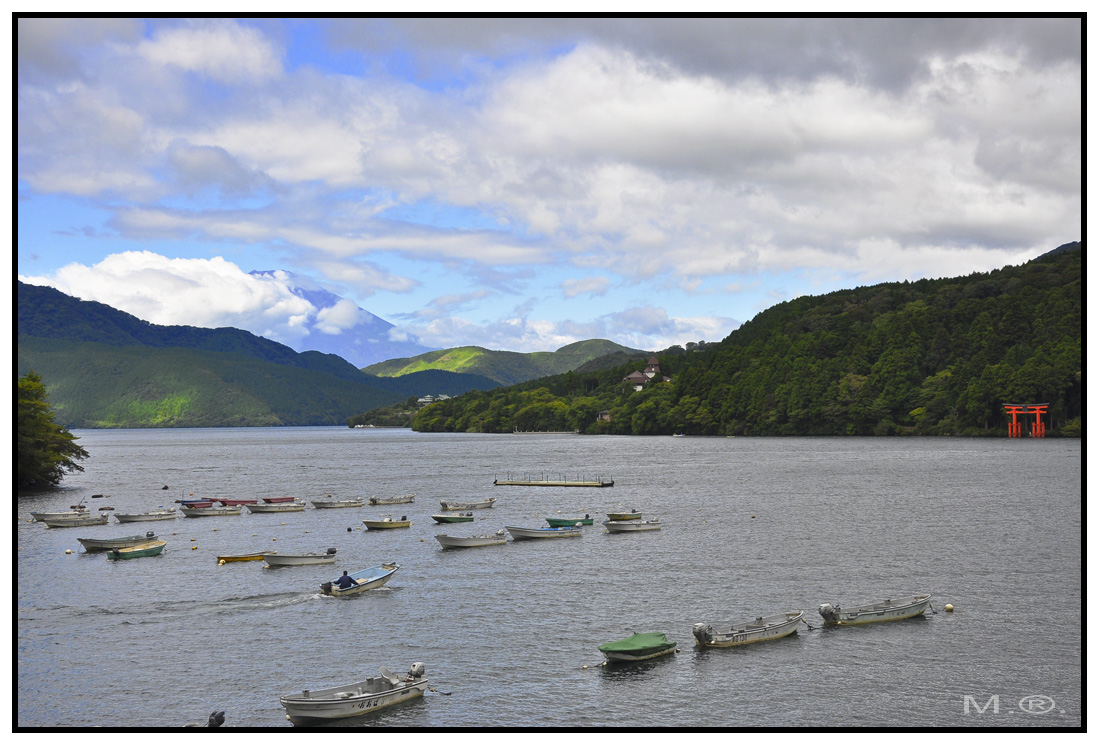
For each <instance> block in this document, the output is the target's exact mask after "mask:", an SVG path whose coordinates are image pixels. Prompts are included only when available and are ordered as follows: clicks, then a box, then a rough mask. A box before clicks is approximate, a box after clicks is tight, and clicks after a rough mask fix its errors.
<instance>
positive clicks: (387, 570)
mask: <svg viewBox="0 0 1099 745" xmlns="http://www.w3.org/2000/svg"><path fill="white" fill-rule="evenodd" d="M400 568H401V566H400V564H397V563H396V562H392V561H391V562H387V563H385V564H379V565H378V566H376V567H370V568H369V569H360V570H359V571H357V572H355V573H353V574H349V575H348V576H349V577H351V580H352V581H353V582H354V584H352V585H351V586H350V587H347V588H342V587H340V586H339V585H338V584H337V582H339V579H340V578H339V577H337V578H336V579H334V580H332V581H331V582H325V583H324V584H322V585H321V593H322V594H324V595H331V596H332V597H343V596H345V595H357V594H358V593H360V592H366V591H367V590H373V589H375V588H378V587H381V586H382V585H384V584H385V583H386V582H388V581H389V578H390V577H392V576H393V574H394V572H396V571H397V570H398V569H400Z"/></svg>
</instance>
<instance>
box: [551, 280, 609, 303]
mask: <svg viewBox="0 0 1099 745" xmlns="http://www.w3.org/2000/svg"><path fill="white" fill-rule="evenodd" d="M610 283H611V282H610V280H609V279H607V278H606V277H584V278H583V279H566V280H565V281H564V282H562V283H561V291H562V292H563V293H564V295H565V297H567V298H574V297H577V296H578V295H590V296H592V297H594V296H596V295H606V294H607V288H608V287H609V286H610Z"/></svg>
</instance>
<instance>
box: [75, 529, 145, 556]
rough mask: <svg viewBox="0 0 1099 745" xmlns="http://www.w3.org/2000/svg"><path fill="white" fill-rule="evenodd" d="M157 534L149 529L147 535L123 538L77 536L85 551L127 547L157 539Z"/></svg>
mask: <svg viewBox="0 0 1099 745" xmlns="http://www.w3.org/2000/svg"><path fill="white" fill-rule="evenodd" d="M156 539H157V538H156V534H155V533H153V531H151V530H150V531H149V532H148V533H146V534H145V535H128V536H124V537H122V538H77V539H76V540H78V541H80V545H81V546H83V547H84V550H85V551H110V550H111V549H112V548H126V547H128V546H136V545H138V544H139V543H148V542H149V541H155V540H156Z"/></svg>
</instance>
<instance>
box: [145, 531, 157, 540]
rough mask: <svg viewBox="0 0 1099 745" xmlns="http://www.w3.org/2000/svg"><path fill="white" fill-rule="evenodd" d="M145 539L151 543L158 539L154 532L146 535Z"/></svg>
mask: <svg viewBox="0 0 1099 745" xmlns="http://www.w3.org/2000/svg"><path fill="white" fill-rule="evenodd" d="M145 537H146V538H148V539H149V540H150V541H151V540H153V539H154V538H156V533H154V532H153V531H151V530H150V531H149V532H148V533H146V534H145Z"/></svg>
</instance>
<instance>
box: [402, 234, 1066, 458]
mask: <svg viewBox="0 0 1099 745" xmlns="http://www.w3.org/2000/svg"><path fill="white" fill-rule="evenodd" d="M1083 252H1084V248H1083V245H1082V244H1079V243H1073V244H1066V245H1065V246H1062V247H1060V248H1059V249H1056V250H1054V251H1051V252H1050V253H1048V254H1046V255H1044V256H1042V257H1040V258H1038V259H1035V260H1034V261H1031V262H1029V263H1027V264H1025V265H1022V266H1017V267H1006V268H1004V269H1002V270H995V271H992V272H988V273H977V274H973V275H970V276H967V277H958V278H950V279H940V280H920V281H918V282H902V283H887V284H881V285H875V286H872V287H860V288H857V289H853V290H843V291H839V292H833V293H830V294H828V295H823V296H817V297H802V298H798V299H797V300H792V301H789V302H785V303H781V304H779V305H776V306H774V307H772V308H769V309H768V310H766V311H764V312H763V313H760V314H759V315H758V316H756V317H755V318H754V319H752V320H751V321H749V322H748V323H745V324H744V325H743V326H742V327H740V328H739V329H737V330H736V331H734V332H733V333H732V334H730V335H729V336H728V337H727V338H726V339H725V340H724V341H723V342H721V343H720V344H715V345H710V346H708V347H707V348H705V349H703V350H701V351H694V352H689V353H688V352H684V350H681V349H678V348H673V349H672V350H667V351H666V352H664V353H661V354H659V355H658V359H659V362H660V365H661V372H662V375H666V376H669V377H671V381H670V382H652V383H649V384H648V385H646V386H645V387H644V389H643V390H642V391H640V392H635V391H634V389H633V387H632V386H630V385H628V384H626V383H623V382H622V378H624V377H625V376H626V375H627V374H629V373H630V372H633V371H635V370H640V369H642V368H643V367H644V365H645V357H644V356H639V357H638V358H637V360H636V361H635V362H634V363H633V364H630V365H623V366H621V367H618V368H615V369H612V370H604V371H594V372H583V371H577V372H570V373H567V374H565V375H557V376H553V377H550V378H545V379H542V380H537V381H532V382H528V383H524V384H521V385H516V386H511V387H509V388H501V389H496V390H494V391H491V392H487V393H484V392H471V393H468V394H465V395H463V396H460V397H458V398H455V399H452V400H449V401H443V402H439V403H435V404H432V405H430V406H428V407H426V408H425V409H423V410H422V411H420V413H419V414H418V415H417V416H416V418H415V419H414V421H413V428H414V429H417V430H420V431H469V432H510V431H512V430H513V429H516V428H517V429H520V430H566V429H579V430H581V431H582V432H586V433H593V434H595V433H615V434H671V433H677V432H682V433H687V434H706V435H843V434H847V435H875V434H877V435H887V434H922V435H952V434H957V435H1003V434H1005V433H1006V427H1005V415H1004V413H1003V407H1002V404H1003V403H1005V402H1015V403H1049V404H1050V407H1049V413H1050V417H1049V420H1047V427H1049V428H1050V430H1051V431H1050V433H1049V434H1050V435H1053V436H1056V435H1062V436H1079V435H1080V434H1081V432H1082V414H1083V387H1084V381H1083V366H1082V364H1083V363H1082V359H1083V358H1082V321H1083V297H1082V290H1083V279H1082V269H1083ZM661 377H662V376H658V377H657V379H656V380H657V381H659V380H661ZM600 412H604V416H603V417H602V418H600V417H599V416H598V414H599V413H600Z"/></svg>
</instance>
